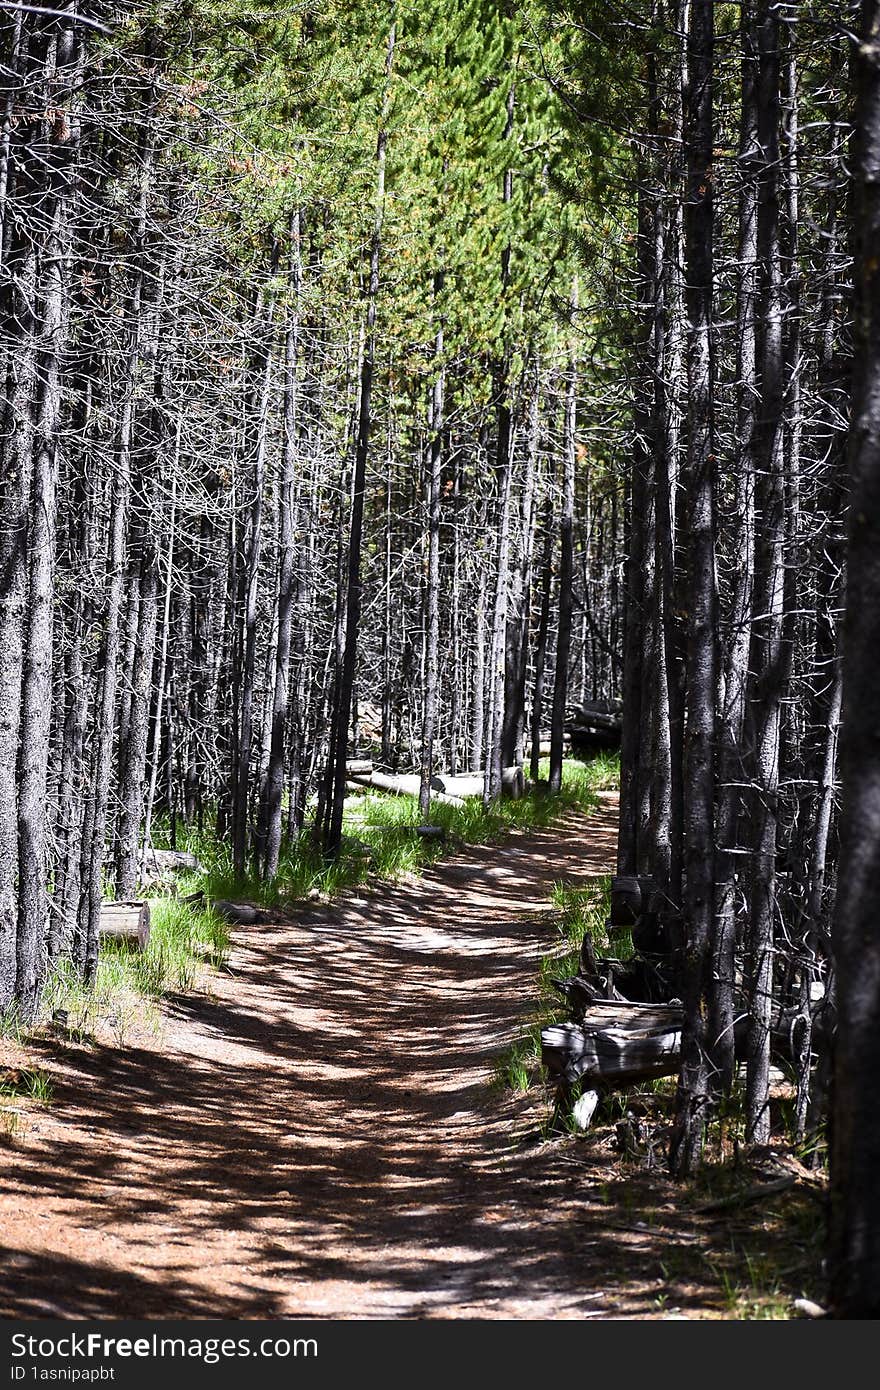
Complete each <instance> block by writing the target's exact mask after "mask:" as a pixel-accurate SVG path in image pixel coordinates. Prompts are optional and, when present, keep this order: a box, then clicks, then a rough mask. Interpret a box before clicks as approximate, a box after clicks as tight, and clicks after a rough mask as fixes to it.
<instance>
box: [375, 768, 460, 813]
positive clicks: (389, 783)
mask: <svg viewBox="0 0 880 1390" xmlns="http://www.w3.org/2000/svg"><path fill="white" fill-rule="evenodd" d="M348 780H349V781H350V782H352V783H353V784H354V785H356V786H359V787H375V788H376V790H377V791H380V792H391V793H392V795H394V796H418V794H419V791H420V790H421V778H420V777H417V776H416V775H415V774H414V773H413V774H411V775H410V774H405V773H398V774H392V773H390V772H371V773H370V774H369V776H368V775H367V774H366V773H365V774H364V775H363V776H360V775H358V776H354V775H351V776H350V777H349V779H348ZM436 780H437V779H433V780H432V784H431V787H432V790H431V796H432V798H433V800H435V801H439V802H441V803H443V804H444V805H447V806H463V805H464V801H463V799H462V798H461V797H460V796H449V795H447V794H446V793H445V792H444V791H443V788H442V787H436V788H435V787H434V781H436Z"/></svg>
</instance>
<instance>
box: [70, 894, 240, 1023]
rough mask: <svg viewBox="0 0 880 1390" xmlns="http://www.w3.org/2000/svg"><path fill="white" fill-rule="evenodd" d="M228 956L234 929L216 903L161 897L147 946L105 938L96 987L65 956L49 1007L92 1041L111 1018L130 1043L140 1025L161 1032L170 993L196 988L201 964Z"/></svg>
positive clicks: (155, 900)
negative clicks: (161, 1006) (162, 1005)
mask: <svg viewBox="0 0 880 1390" xmlns="http://www.w3.org/2000/svg"><path fill="white" fill-rule="evenodd" d="M228 954H229V929H228V927H227V926H226V924H225V922H223V921H222V920H221V919H220V918H219V917H218V916H217V914H216V913H215V912H213V911H211V909H210V908H201V907H195V906H194V905H192V904H188V903H182V902H179V901H177V900H176V899H174V898H153V899H151V904H150V937H149V940H148V942H147V945H146V949H145V950H143V951H138V950H135V949H133V948H132V947H131V946H128V945H127V944H125V943H122V942H113V941H110V942H106V941H105V942H102V944H101V951H100V955H99V957H98V970H97V975H96V977H95V981H94V984H93V985H92V986H91V987H89V986H86V985H85V984H84V983H83V981H82V979H81V978H80V977H79V976H78V974H77V973H76V971H75V970H74V969H73V967H72V966H71V964H70V962H69V961H68V960H64V959H62V960H60V961H59V962H58V963H57V965H56V967H55V969H54V971H53V972H52V974H51V976H50V977H49V980H48V982H47V985H46V990H45V994H44V997H43V1007H44V1010H45V1012H46V1013H47V1014H48V1015H49V1016H50V1017H52V1018H53V1019H55V1020H56V1022H61V1023H62V1024H63V1026H64V1027H65V1028H66V1029H67V1031H68V1033H69V1034H70V1035H71V1036H72V1037H74V1038H77V1039H79V1040H81V1041H85V1040H86V1039H88V1038H90V1037H92V1036H93V1035H94V1034H95V1032H96V1030H97V1027H98V1025H99V1023H104V1024H105V1025H107V1026H108V1027H109V1028H110V1030H111V1031H112V1033H113V1035H114V1037H115V1039H116V1041H117V1043H118V1044H119V1046H123V1045H124V1043H125V1042H126V1040H127V1039H128V1038H129V1036H130V1035H131V1033H132V1031H133V1030H134V1029H135V1028H146V1029H147V1030H148V1031H155V1030H156V1029H158V1026H159V1013H158V1009H157V1007H156V1004H157V1001H158V1000H159V999H161V998H162V996H163V995H166V994H170V993H174V992H176V991H178V990H189V989H192V988H193V987H194V985H195V984H196V980H197V976H198V972H199V969H200V967H201V966H203V965H204V964H210V965H213V966H215V967H220V966H222V965H223V964H224V963H225V961H226V959H227V956H228Z"/></svg>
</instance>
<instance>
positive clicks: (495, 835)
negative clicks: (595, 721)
mask: <svg viewBox="0 0 880 1390" xmlns="http://www.w3.org/2000/svg"><path fill="white" fill-rule="evenodd" d="M548 772H549V763H548V761H547V760H545V761H544V763H543V764H542V767H541V774H542V777H543V778H544V783H542V782H541V781H539V782H538V784H537V785H536V786H535V787H533V788H532V790H531V791H530V792H529V793H528V794H527V795H526V796H524V797H522V798H521V799H520V800H519V801H514V800H512V799H507V798H505V799H503V800H500V801H496V802H494V803H493V804H492V805H491V806H489V807H484V806H483V803H482V800H481V799H480V798H479V797H467V798H466V799H465V801H464V804H463V805H462V806H449V805H446V804H444V803H441V802H434V803H432V805H431V814H430V823H431V825H434V826H439V827H441V828H442V829H443V830H444V831H445V839H443V840H438V839H428V838H425V837H423V836H421V835H419V833H418V830H419V826H420V825H421V824H422V817H421V816H420V814H419V808H418V801H417V799H416V798H415V797H413V796H394V795H389V794H387V793H382V792H371V791H366V792H365V793H364V794H363V795H358V796H351V797H349V798H347V801H346V806H345V819H344V822H343V838H342V847H341V850H340V853H339V854H338V855H337V856H335V857H333V858H328V857H327V856H326V855H324V853H323V852H322V850H321V848H320V846H319V845H317V844H316V843H315V840H314V837H313V835H312V833H311V830H310V829H309V828H308V827H307V828H306V829H305V830H304V831H303V832H302V834H301V835H300V836H299V837H298V838H297V839H296V841H295V842H294V843H293V844H291V845H289V846H288V847H287V849H286V850H285V852H284V853H283V855H282V858H281V863H280V865H279V870H278V874H277V877H276V878H275V879H274V880H273V881H272V882H271V883H265V882H263V881H261V880H260V879H258V878H256V877H255V876H253V875H251V874H245V875H243V876H242V875H236V874H235V873H234V871H233V868H232V851H231V847H230V846H229V845H227V844H224V843H221V842H219V841H217V840H216V839H215V838H213V837H212V836H210V835H209V834H207V833H202V834H199V833H198V832H197V831H196V830H195V829H192V830H187V829H184V830H183V831H182V832H180V831H179V833H178V836H177V847H178V848H179V849H186V850H189V851H190V852H191V853H193V854H195V856H196V857H197V859H198V860H199V862H200V863H201V864H202V865H203V867H204V873H203V874H201V875H197V876H181V879H180V882H181V891H183V892H186V891H187V890H188V889H192V890H195V889H203V890H204V891H205V893H206V894H207V896H208V897H209V898H214V899H228V900H230V901H233V902H234V901H242V900H244V901H247V902H252V903H257V904H259V905H261V906H263V907H267V908H272V907H280V906H283V905H285V904H288V903H294V902H298V901H303V900H304V899H308V898H310V897H312V898H313V897H315V896H316V895H318V896H320V897H321V898H322V899H332V898H334V897H336V896H337V895H338V894H339V893H341V892H344V891H345V890H346V889H351V888H357V887H359V886H360V885H362V884H364V883H366V882H368V881H369V880H371V879H379V880H382V881H385V882H395V881H399V880H401V879H404V878H406V877H407V876H409V875H413V874H418V873H419V872H420V871H421V870H422V869H423V868H424V867H425V866H426V865H429V864H432V863H434V862H435V861H436V860H437V859H439V858H441V857H442V856H443V855H444V854H448V853H449V852H450V850H452V851H453V852H454V851H455V850H458V849H461V848H462V847H464V846H467V845H485V844H492V843H494V842H496V841H498V840H501V839H503V838H504V837H505V835H507V834H509V833H510V832H511V831H525V830H535V829H541V828H543V827H546V826H550V825H552V824H553V823H554V822H555V821H557V820H559V819H560V817H562V816H564V815H566V814H567V813H570V812H575V811H580V812H586V811H589V810H592V809H593V808H594V807H595V805H596V792H598V791H603V790H607V789H608V788H609V787H613V786H616V785H617V782H618V780H619V762H618V759H617V758H616V757H613V756H609V755H607V754H605V755H602V756H601V757H598V758H595V759H593V760H592V761H590V762H588V763H583V762H577V761H574V760H568V761H566V762H565V764H564V765H563V775H562V790H561V792H560V793H559V794H558V795H557V796H551V795H549V793H548V792H547V789H546V785H545V783H546V778H547V775H548ZM162 844H163V836H162V827H161V826H160V827H158V828H157V833H156V845H157V848H158V847H161V846H162Z"/></svg>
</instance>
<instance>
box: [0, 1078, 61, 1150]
mask: <svg viewBox="0 0 880 1390" xmlns="http://www.w3.org/2000/svg"><path fill="white" fill-rule="evenodd" d="M52 1096H53V1088H52V1082H51V1081H50V1079H49V1075H48V1073H47V1072H45V1071H43V1070H42V1068H40V1067H17V1068H15V1069H14V1070H11V1071H7V1072H6V1073H5V1074H3V1075H0V1130H2V1131H3V1132H4V1133H5V1134H7V1135H9V1136H10V1138H13V1139H14V1138H16V1137H17V1136H19V1135H21V1134H22V1133H24V1132H25V1131H26V1130H27V1127H28V1126H27V1115H26V1111H24V1110H23V1109H22V1106H21V1105H19V1104H16V1102H19V1101H25V1102H29V1103H30V1104H31V1105H51V1103H52Z"/></svg>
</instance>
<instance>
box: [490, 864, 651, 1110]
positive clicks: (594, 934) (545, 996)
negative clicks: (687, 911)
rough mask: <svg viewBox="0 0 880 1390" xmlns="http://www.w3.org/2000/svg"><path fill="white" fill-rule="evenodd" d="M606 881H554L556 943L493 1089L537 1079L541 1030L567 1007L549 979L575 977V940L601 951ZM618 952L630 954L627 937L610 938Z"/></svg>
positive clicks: (526, 1085) (520, 1086) (523, 1086)
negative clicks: (586, 941)
mask: <svg viewBox="0 0 880 1390" xmlns="http://www.w3.org/2000/svg"><path fill="white" fill-rule="evenodd" d="M610 888H611V879H610V876H608V875H602V876H600V877H597V878H594V879H591V880H590V882H589V883H586V884H583V885H580V886H578V887H571V886H570V885H568V884H565V883H561V882H560V883H556V884H554V887H553V893H552V902H553V906H554V909H555V914H554V921H553V927H554V930H555V934H556V940H555V942H554V945H553V948H552V949H551V950H550V951H548V953H547V955H545V956H544V957H543V959H542V960H541V963H540V966H539V968H538V997H537V1000H536V1002H535V1006H534V1009H533V1012H532V1017H531V1019H530V1020H529V1022H528V1024H527V1025H526V1028H525V1031H524V1032H523V1033H522V1034H521V1035H520V1036H519V1037H518V1038H517V1039H516V1040H515V1041H514V1042H513V1043H511V1045H510V1047H509V1048H507V1050H506V1051H505V1052H504V1053H502V1055H501V1057H500V1058H499V1060H498V1062H497V1064H496V1068H495V1075H494V1078H493V1082H494V1085H495V1086H496V1087H498V1088H499V1089H502V1090H510V1091H517V1092H524V1091H528V1090H530V1089H531V1088H532V1086H534V1085H535V1084H536V1083H540V1082H541V1081H542V1072H541V1030H542V1029H543V1028H547V1027H549V1026H550V1025H551V1024H553V1023H563V1022H564V1021H565V1019H566V1018H567V1016H568V1005H567V1004H566V1002H565V1000H564V999H563V997H562V995H561V994H560V993H559V991H558V990H557V989H556V988H555V987H554V985H553V980H554V979H564V978H566V976H569V975H576V974H577V972H578V969H579V966H580V950H581V942H582V940H583V938H584V936H585V935H588V936H589V937H590V938H591V940H592V942H593V945H594V946H595V948H596V950H597V951H600V952H605V951H607V947H608V937H607V932H606V927H605V923H606V921H607V919H608V911H609V893H610ZM621 947H622V948H623V950H627V949H628V950H629V951H630V952H631V951H632V943H631V942H630V941H629V939H628V934H627V939H626V941H625V942H623V943H621V942H620V940H619V939H618V938H615V952H616V953H618V957H619V958H623V956H622V953H621Z"/></svg>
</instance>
